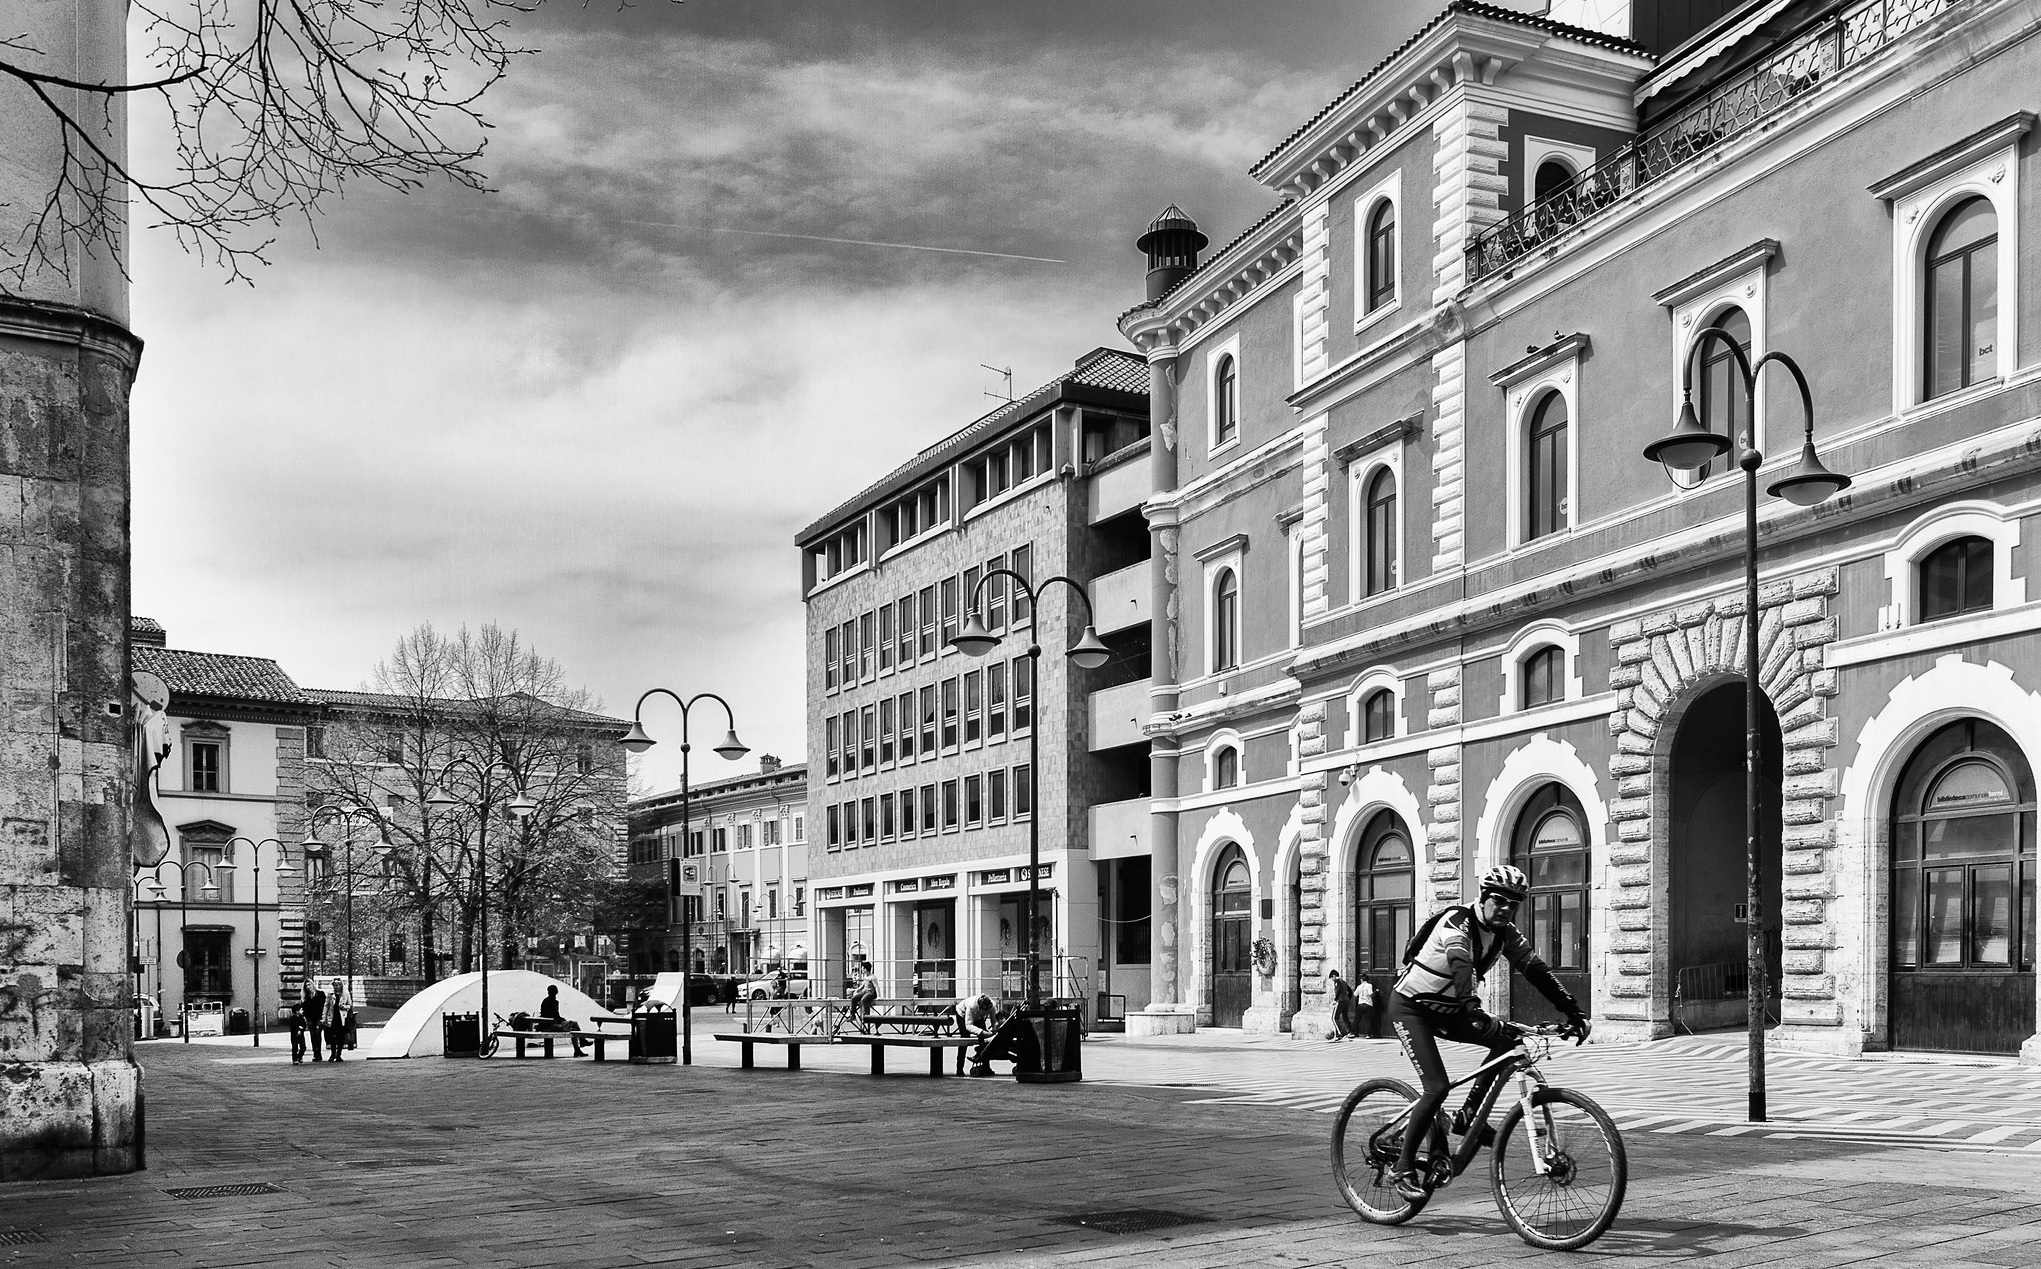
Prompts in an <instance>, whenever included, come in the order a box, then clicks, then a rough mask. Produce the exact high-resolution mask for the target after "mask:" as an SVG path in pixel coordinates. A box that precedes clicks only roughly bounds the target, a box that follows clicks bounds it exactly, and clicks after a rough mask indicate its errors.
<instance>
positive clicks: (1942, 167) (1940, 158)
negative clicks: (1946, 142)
mask: <svg viewBox="0 0 2041 1269" xmlns="http://www.w3.org/2000/svg"><path fill="white" fill-rule="evenodd" d="M2033 126H2034V112H2033V111H2031V110H2021V111H2016V112H2015V113H2013V114H2009V115H2007V116H2006V117H2005V118H2003V119H2001V120H1999V121H1998V122H1997V123H1994V124H1991V125H1990V126H1989V127H1985V128H1980V129H1978V130H1977V131H1976V132H1973V133H1971V134H1970V135H1969V136H1967V137H1965V138H1963V139H1962V140H1961V141H1958V142H1957V143H1956V144H1954V145H1952V146H1949V147H1947V148H1946V149H1942V150H1938V151H1936V152H1935V153H1933V154H1930V155H1929V156H1928V157H1926V158H1924V159H1922V160H1921V161H1920V162H1918V163H1911V164H1908V165H1907V166H1906V167H1903V168H1901V169H1900V170H1899V171H1897V172H1894V173H1893V174H1892V175H1890V176H1888V177H1886V178H1885V179H1884V180H1882V181H1880V182H1878V183H1877V184H1876V185H1873V186H1871V197H1873V198H1876V199H1882V200H1883V201H1885V202H1888V203H1889V202H1891V201H1893V200H1894V199H1899V198H1905V197H1906V196H1907V195H1908V194H1911V193H1913V192H1914V191H1915V190H1917V189H1921V188H1923V187H1924V186H1928V185H1932V184H1934V183H1935V182H1936V181H1939V180H1941V179H1942V178H1943V177H1944V176H1947V175H1948V174H1949V173H1951V172H1954V171H1956V170H1958V169H1960V168H1965V167H1968V166H1970V164H1972V163H1974V162H1976V161H1977V160H1978V159H1981V158H1983V157H1984V156H1985V155H1987V154H1990V153H1991V152H1992V151H1994V150H1998V149H2002V148H2004V147H2005V146H2008V145H2011V144H2013V143H2014V142H2016V141H2018V140H2019V139H2020V138H2021V137H2024V136H2026V135H2027V132H2028V130H2029V129H2031V128H2032V127H2033Z"/></svg>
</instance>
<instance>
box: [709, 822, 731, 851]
mask: <svg viewBox="0 0 2041 1269" xmlns="http://www.w3.org/2000/svg"><path fill="white" fill-rule="evenodd" d="M712 840H713V841H714V842H715V852H716V853H717V854H718V855H721V854H723V853H724V852H726V851H728V850H729V849H730V830H729V829H727V828H719V829H717V830H716V831H715V836H714V837H713V838H712Z"/></svg>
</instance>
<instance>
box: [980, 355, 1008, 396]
mask: <svg viewBox="0 0 2041 1269" xmlns="http://www.w3.org/2000/svg"><path fill="white" fill-rule="evenodd" d="M978 364H979V365H980V366H984V367H985V369H987V370H990V371H991V372H992V373H993V374H996V375H1002V376H1004V377H1005V379H1006V395H1005V396H1003V397H1001V396H1000V394H999V393H997V392H988V393H986V394H985V395H986V396H988V397H998V398H999V399H1000V400H1003V401H1011V400H1013V367H1012V366H986V365H985V363H984V362H982V361H981V362H979V363H978Z"/></svg>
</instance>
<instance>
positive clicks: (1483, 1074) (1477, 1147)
mask: <svg viewBox="0 0 2041 1269" xmlns="http://www.w3.org/2000/svg"><path fill="white" fill-rule="evenodd" d="M1512 1073H1514V1074H1515V1075H1516V1077H1517V1079H1516V1083H1517V1101H1518V1103H1519V1104H1520V1105H1521V1106H1522V1107H1523V1110H1524V1124H1525V1128H1526V1130H1527V1131H1529V1132H1530V1133H1531V1143H1532V1145H1531V1166H1532V1168H1533V1169H1535V1170H1536V1171H1537V1172H1538V1173H1539V1174H1540V1175H1543V1174H1544V1173H1546V1172H1549V1171H1550V1170H1551V1164H1550V1163H1549V1161H1547V1159H1546V1158H1545V1141H1544V1134H1542V1133H1540V1132H1539V1131H1538V1130H1537V1128H1536V1126H1535V1125H1536V1123H1537V1120H1536V1117H1535V1115H1534V1114H1533V1107H1532V1104H1531V1099H1532V1097H1533V1095H1535V1094H1536V1093H1537V1092H1538V1090H1540V1089H1542V1088H1544V1087H1545V1077H1544V1075H1543V1074H1542V1073H1540V1072H1539V1070H1538V1065H1537V1057H1536V1056H1535V1055H1533V1054H1532V1052H1531V1048H1530V1045H1529V1044H1528V1043H1527V1042H1526V1040H1519V1041H1518V1042H1517V1046H1516V1047H1515V1048H1513V1049H1511V1050H1510V1051H1509V1052H1507V1053H1503V1054H1500V1055H1498V1056H1496V1057H1494V1058H1491V1059H1490V1060H1489V1061H1487V1062H1484V1063H1483V1064H1481V1065H1480V1066H1477V1067H1475V1068H1474V1070H1472V1071H1470V1072H1469V1073H1467V1074H1466V1075H1463V1076H1461V1077H1460V1078H1459V1079H1457V1080H1454V1081H1453V1082H1452V1083H1450V1084H1447V1085H1446V1093H1445V1096H1444V1097H1443V1098H1441V1099H1440V1101H1439V1109H1438V1113H1437V1115H1436V1116H1434V1118H1433V1121H1432V1125H1431V1127H1430V1129H1429V1130H1428V1132H1429V1134H1430V1136H1431V1139H1432V1143H1433V1144H1436V1145H1437V1146H1441V1147H1443V1146H1445V1145H1446V1144H1447V1135H1448V1134H1447V1132H1446V1127H1445V1120H1446V1103H1447V1102H1449V1101H1451V1100H1452V1097H1453V1091H1454V1090H1455V1089H1458V1088H1464V1087H1466V1086H1467V1085H1469V1084H1472V1083H1474V1082H1475V1081H1477V1080H1481V1079H1486V1078H1488V1077H1489V1076H1491V1075H1493V1076H1494V1077H1495V1078H1493V1079H1492V1080H1490V1081H1489V1084H1488V1087H1487V1088H1486V1089H1485V1090H1484V1091H1483V1092H1482V1095H1481V1102H1480V1104H1479V1106H1478V1107H1477V1108H1476V1111H1475V1115H1474V1118H1473V1120H1472V1121H1471V1122H1470V1123H1469V1124H1468V1126H1467V1135H1466V1137H1465V1138H1463V1139H1462V1140H1461V1142H1460V1148H1459V1149H1458V1150H1447V1151H1445V1152H1444V1153H1445V1157H1446V1158H1448V1159H1450V1160H1451V1161H1452V1165H1453V1175H1454V1176H1455V1177H1457V1176H1459V1175H1460V1174H1461V1173H1463V1172H1465V1171H1466V1170H1467V1167H1468V1165H1469V1164H1471V1163H1473V1162H1474V1156H1476V1155H1478V1154H1480V1153H1481V1129H1482V1127H1483V1126H1485V1125H1486V1124H1487V1123H1488V1120H1489V1116H1490V1115H1491V1114H1493V1113H1494V1111H1495V1104H1496V1103H1497V1102H1498V1101H1501V1100H1502V1090H1503V1084H1504V1082H1505V1080H1506V1078H1507V1076H1508V1075H1510V1074H1512ZM1409 1118H1410V1111H1409V1110H1405V1111H1404V1112H1403V1114H1401V1115H1399V1116H1397V1117H1396V1118H1395V1119H1393V1120H1391V1121H1390V1122H1389V1124H1388V1126H1387V1127H1385V1128H1384V1129H1383V1130H1382V1131H1383V1132H1393V1131H1394V1130H1395V1129H1396V1127H1397V1126H1398V1125H1399V1124H1404V1125H1406V1127H1405V1131H1409V1129H1408V1127H1407V1121H1408V1119H1409Z"/></svg>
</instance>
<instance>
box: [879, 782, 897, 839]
mask: <svg viewBox="0 0 2041 1269" xmlns="http://www.w3.org/2000/svg"><path fill="white" fill-rule="evenodd" d="M894 834H895V824H894V820H893V795H892V794H890V793H887V794H882V795H881V796H880V798H879V840H880V841H882V842H890V841H892V840H893V837H894Z"/></svg>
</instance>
